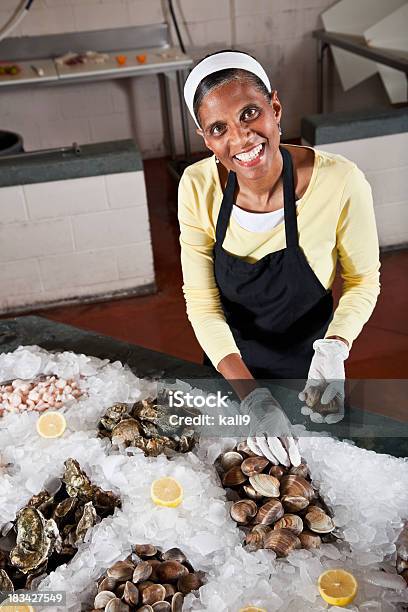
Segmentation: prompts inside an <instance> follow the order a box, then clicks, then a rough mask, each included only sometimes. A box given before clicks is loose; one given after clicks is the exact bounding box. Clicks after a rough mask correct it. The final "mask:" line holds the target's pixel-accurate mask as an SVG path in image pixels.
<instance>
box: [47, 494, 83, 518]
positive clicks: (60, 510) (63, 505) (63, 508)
mask: <svg viewBox="0 0 408 612" xmlns="http://www.w3.org/2000/svg"><path fill="white" fill-rule="evenodd" d="M77 504H78V499H77V498H76V497H68V499H63V500H62V501H61V502H59V504H58V505H57V506H56V507H55V509H54V512H53V514H52V518H53V519H54V520H58V519H63V518H67V517H68V515H69V514H70V513H71V512H73V511H74V510H75V509H76V507H77Z"/></svg>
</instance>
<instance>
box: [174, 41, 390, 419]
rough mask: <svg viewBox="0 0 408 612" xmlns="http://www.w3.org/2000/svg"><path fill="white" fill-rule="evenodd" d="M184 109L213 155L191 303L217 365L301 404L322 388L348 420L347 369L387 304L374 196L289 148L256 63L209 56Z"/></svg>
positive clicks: (191, 273) (187, 241)
mask: <svg viewBox="0 0 408 612" xmlns="http://www.w3.org/2000/svg"><path fill="white" fill-rule="evenodd" d="M184 95H185V100H186V104H187V106H188V108H189V110H190V113H191V115H192V116H193V118H194V121H195V122H196V125H197V131H198V133H199V134H200V135H201V136H202V138H203V139H204V142H205V144H206V146H207V147H208V149H209V150H210V151H212V153H213V154H214V155H213V156H211V157H210V158H208V159H205V160H202V161H200V162H198V163H196V164H193V165H192V166H190V167H189V168H187V170H186V171H185V173H184V175H183V177H182V179H181V182H180V187H179V222H180V230H181V235H180V243H181V261H182V268H183V278H184V285H183V290H184V294H185V299H186V304H187V314H188V317H189V319H190V321H191V323H192V326H193V328H194V331H195V334H196V336H197V338H198V341H199V342H200V344H201V346H202V348H203V350H204V353H205V355H206V357H205V361H206V362H207V363H208V362H210V363H212V364H213V366H214V367H215V368H216V369H217V370H218V371H219V372H220V373H221V374H222V375H223V376H224V377H225V378H227V379H228V380H231V381H232V380H236V379H241V380H244V379H247V380H251V379H253V378H267V379H273V378H281V379H282V378H287V379H306V378H308V379H309V380H308V383H307V384H306V387H305V389H304V390H303V393H302V394H301V396H300V397H301V399H304V400H306V401H307V403H309V400H310V399H311V396H315V395H316V393H315V391H316V387H317V388H318V389H319V392H320V395H319V397H321V403H322V405H327V411H326V412H327V413H335V414H334V415H333V414H330V417H331V420H332V422H334V421H335V420H336V419H337V420H339V419H340V418H342V414H341V411H342V399H343V387H344V384H343V382H344V377H345V374H344V361H345V359H346V358H347V357H348V353H349V348H350V347H351V345H352V343H353V340H354V339H355V338H356V337H357V336H358V334H359V333H360V331H361V329H362V327H363V325H364V324H365V323H366V321H367V320H368V319H369V317H370V315H371V313H372V311H373V308H374V306H375V303H376V300H377V296H378V293H379V249H378V239H377V231H376V225H375V218H374V212H373V202H372V195H371V189H370V186H369V184H368V182H367V181H366V179H365V177H364V175H363V174H362V172H361V171H360V170H359V169H358V168H357V166H356V165H355V164H354V163H353V162H351V161H349V160H347V159H346V158H344V157H342V156H341V155H334V154H330V153H326V152H324V151H320V150H314V149H312V148H311V147H302V146H294V145H282V144H281V142H280V134H281V130H280V121H281V117H282V114H283V108H282V104H281V102H280V100H279V98H278V94H277V91H276V90H272V87H271V85H270V82H269V78H268V76H267V74H266V73H265V71H264V69H263V68H262V66H261V65H260V64H259V63H258V62H257V61H256V60H255V58H253V57H252V56H250V55H247V54H245V53H240V52H234V51H223V52H219V53H216V54H213V55H211V56H207V57H206V58H204V59H203V60H201V61H200V62H199V63H198V64H197V65H196V67H195V68H194V69H193V71H192V72H191V74H190V75H189V77H188V79H187V81H186V84H185V89H184ZM234 211H239V213H240V214H234ZM278 211H281V213H279V212H278ZM273 212H275V213H277V216H276V217H275V222H276V219H278V223H277V224H274V223H273V222H272V223H271V213H273ZM243 216H244V217H245V222H244V223H242V224H241V220H242V219H243ZM262 218H264V219H265V223H264V224H262V220H261V221H260V219H262ZM251 219H253V220H254V221H253V223H251ZM279 220H281V221H283V222H280V223H279ZM260 225H261V227H260ZM338 261H339V262H340V265H341V273H342V277H343V292H342V297H341V299H340V303H339V305H338V307H337V308H336V310H335V312H334V313H333V299H332V293H331V287H332V285H333V281H334V277H335V273H336V265H337V262H338ZM207 356H208V357H207ZM312 379H314V380H312ZM316 379H317V380H316ZM248 388H249V389H251V386H249V387H248ZM241 396H242V397H244V396H245V393H244V392H242V393H241ZM310 412H311V410H310ZM322 418H323V417H322ZM326 418H328V419H329V417H326Z"/></svg>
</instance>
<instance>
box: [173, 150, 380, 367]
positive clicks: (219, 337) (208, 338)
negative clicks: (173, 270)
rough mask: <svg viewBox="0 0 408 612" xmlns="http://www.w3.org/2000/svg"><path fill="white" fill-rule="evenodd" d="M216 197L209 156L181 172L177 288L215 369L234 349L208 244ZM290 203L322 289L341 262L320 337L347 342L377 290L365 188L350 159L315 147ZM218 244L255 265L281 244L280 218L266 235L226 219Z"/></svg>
mask: <svg viewBox="0 0 408 612" xmlns="http://www.w3.org/2000/svg"><path fill="white" fill-rule="evenodd" d="M290 146H292V147H295V146H297V145H290ZM222 197H223V194H222V189H221V185H220V181H219V177H218V170H217V166H216V164H215V157H214V156H212V157H209V158H207V159H204V160H202V161H199V162H197V163H195V164H193V165H191V166H189V167H188V168H187V169H186V170H185V172H184V174H183V176H182V178H181V181H180V185H179V203H178V217H179V223H180V244H181V264H182V270H183V281H184V284H183V292H184V296H185V300H186V306H187V315H188V318H189V320H190V322H191V324H192V326H193V329H194V332H195V335H196V337H197V340H198V342H199V343H200V345H201V347H202V348H203V350H204V351H205V353H206V354H207V355H208V357H209V358H210V360H211V361H212V363H213V365H214V366H215V367H217V365H218V364H219V362H220V361H221V360H222V359H223V358H224V357H225V356H226V355H228V354H230V353H238V354H240V351H239V349H238V347H237V345H236V343H235V340H234V338H233V335H232V333H231V330H230V328H229V326H228V324H227V322H226V321H225V316H224V313H223V310H222V305H221V302H220V296H219V291H218V288H217V285H216V282H215V279H214V269H213V247H214V241H215V227H216V223H217V217H218V213H219V210H220V206H221V201H222ZM297 202H298V205H297V220H298V231H299V244H300V247H301V248H302V249H303V251H304V254H305V256H306V259H307V261H308V262H309V265H310V266H311V268H312V269H313V271H314V272H315V274H316V276H317V277H318V278H319V280H320V282H321V283H322V285H323V286H324V287H325V288H326V289H328V288H331V287H332V285H333V281H334V278H335V274H336V264H337V260H339V262H340V266H341V276H342V279H343V290H342V296H341V299H340V302H339V304H338V306H337V308H336V310H335V313H334V316H333V320H332V322H331V323H330V325H329V328H328V330H327V334H326V337H327V336H341V337H343V338H345V339H346V340H348V342H349V344H350V346H351V345H352V342H353V340H355V338H356V337H357V336H358V334H359V333H360V331H361V329H362V327H363V325H364V324H365V323H366V322H367V320H368V319H369V317H370V316H371V314H372V312H373V310H374V306H375V304H376V301H377V297H378V294H379V292H380V282H379V270H380V262H379V247H378V236H377V228H376V223H375V217H374V208H373V199H372V193H371V188H370V185H369V183H368V182H367V180H366V179H365V177H364V174H363V173H362V172H361V170H359V169H358V168H357V166H356V165H355V164H354V163H353V162H351V161H349V160H348V159H346V158H345V157H343V156H342V155H336V154H333V153H327V152H325V151H321V150H317V149H315V161H314V167H313V172H312V177H311V180H310V183H309V185H308V187H307V189H306V192H305V193H304V195H303V197H302V198H301V199H300V200H298V201H297ZM223 246H224V249H226V250H227V251H228V252H229V253H231V254H233V255H235V256H237V257H241V258H243V259H245V260H246V261H249V262H256V261H258V260H259V259H261V258H262V257H264V256H265V255H267V254H268V253H271V252H274V251H278V250H280V249H283V248H285V246H286V240H285V230H284V223H280V224H279V225H277V226H276V227H274V228H273V229H271V230H269V231H267V232H251V231H248V230H246V229H244V228H242V227H241V226H240V225H238V223H237V222H236V221H235V219H233V218H232V217H231V218H230V222H229V226H228V229H227V233H226V236H225V240H224V243H223Z"/></svg>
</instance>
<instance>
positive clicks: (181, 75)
mask: <svg viewBox="0 0 408 612" xmlns="http://www.w3.org/2000/svg"><path fill="white" fill-rule="evenodd" d="M187 75H188V72H187V71H186V70H178V71H177V86H178V92H179V98H180V113H181V125H182V128H183V140H184V155H185V159H186V160H187V161H190V160H191V145H190V133H189V131H188V116H187V108H186V105H185V103H184V95H183V88H184V82H185V80H186V78H187Z"/></svg>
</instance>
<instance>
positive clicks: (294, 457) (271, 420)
mask: <svg viewBox="0 0 408 612" xmlns="http://www.w3.org/2000/svg"><path fill="white" fill-rule="evenodd" d="M241 413H242V414H249V415H250V416H251V425H250V431H251V436H250V437H249V438H248V439H247V444H248V446H249V448H250V449H251V450H252V452H253V453H255V454H256V455H260V456H265V457H266V458H267V459H269V461H271V462H272V463H273V464H274V465H278V464H279V463H280V464H281V465H285V466H288V467H289V466H290V465H291V464H292V465H294V466H297V465H300V463H301V457H300V453H299V450H298V448H297V444H296V442H295V440H294V439H293V437H292V433H291V424H290V421H289V419H288V417H287V416H286V414H285V413H284V411H283V410H282V408H281V407H280V405H279V404H278V402H277V401H276V400H275V399H274V397H273V396H272V394H271V392H270V391H269V389H266V388H257V389H254V391H252V392H251V393H249V395H247V396H246V397H245V398H244V400H243V401H242V402H241Z"/></svg>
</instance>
